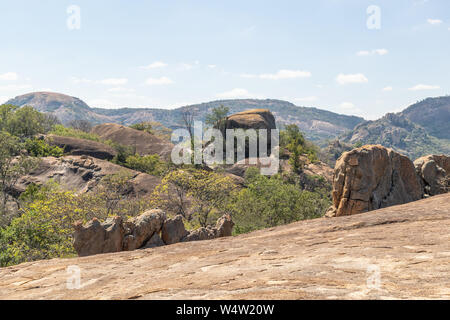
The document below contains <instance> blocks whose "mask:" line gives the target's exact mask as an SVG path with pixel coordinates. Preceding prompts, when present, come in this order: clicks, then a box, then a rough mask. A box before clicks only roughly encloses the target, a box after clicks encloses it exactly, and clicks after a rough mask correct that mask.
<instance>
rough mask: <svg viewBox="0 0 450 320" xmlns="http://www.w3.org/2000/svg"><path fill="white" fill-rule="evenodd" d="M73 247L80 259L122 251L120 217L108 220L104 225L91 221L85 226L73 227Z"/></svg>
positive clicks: (77, 225)
mask: <svg viewBox="0 0 450 320" xmlns="http://www.w3.org/2000/svg"><path fill="white" fill-rule="evenodd" d="M74 229H75V232H74V242H73V246H74V248H75V250H76V251H77V253H78V255H79V256H80V257H84V256H90V255H94V254H100V253H109V252H118V251H122V241H123V235H124V228H123V225H122V218H121V217H114V218H108V219H107V220H106V221H105V222H104V223H100V221H98V220H97V219H95V218H94V219H92V220H91V221H89V222H88V223H87V224H86V225H84V226H83V225H82V223H81V222H78V223H76V224H75V225H74Z"/></svg>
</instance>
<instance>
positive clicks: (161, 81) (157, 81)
mask: <svg viewBox="0 0 450 320" xmlns="http://www.w3.org/2000/svg"><path fill="white" fill-rule="evenodd" d="M172 83H173V81H172V80H171V79H169V78H167V77H161V78H148V79H147V80H146V81H145V84H146V85H149V86H157V85H168V84H172Z"/></svg>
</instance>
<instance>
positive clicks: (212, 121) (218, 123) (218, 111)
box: [205, 105, 230, 130]
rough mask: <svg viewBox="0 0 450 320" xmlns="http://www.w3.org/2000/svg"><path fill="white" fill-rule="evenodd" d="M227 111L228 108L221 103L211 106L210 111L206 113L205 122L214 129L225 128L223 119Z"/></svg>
mask: <svg viewBox="0 0 450 320" xmlns="http://www.w3.org/2000/svg"><path fill="white" fill-rule="evenodd" d="M229 111H230V109H229V108H228V107H225V106H223V105H220V106H219V107H216V108H213V109H212V111H211V113H209V114H208V115H206V121H205V122H206V124H207V125H210V126H211V127H213V128H215V129H219V130H223V129H224V128H225V121H226V119H227V115H228V112H229Z"/></svg>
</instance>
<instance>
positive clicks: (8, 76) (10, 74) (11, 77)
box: [0, 72, 19, 81]
mask: <svg viewBox="0 0 450 320" xmlns="http://www.w3.org/2000/svg"><path fill="white" fill-rule="evenodd" d="M17 79H19V76H18V75H17V73H15V72H7V73H3V74H0V80H4V81H15V80H17Z"/></svg>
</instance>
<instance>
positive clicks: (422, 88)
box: [408, 84, 441, 91]
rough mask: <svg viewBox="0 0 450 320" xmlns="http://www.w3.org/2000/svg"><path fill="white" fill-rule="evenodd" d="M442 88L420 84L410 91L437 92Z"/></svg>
mask: <svg viewBox="0 0 450 320" xmlns="http://www.w3.org/2000/svg"><path fill="white" fill-rule="evenodd" d="M440 88H441V87H439V86H433V85H428V84H418V85H416V86H414V87H411V88H409V89H408V90H411V91H419V90H437V89H440Z"/></svg>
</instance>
